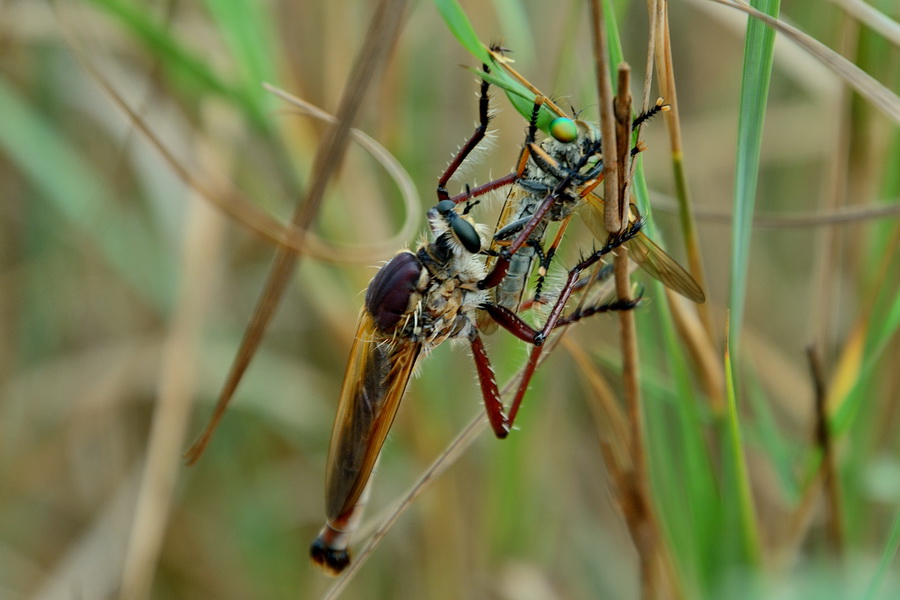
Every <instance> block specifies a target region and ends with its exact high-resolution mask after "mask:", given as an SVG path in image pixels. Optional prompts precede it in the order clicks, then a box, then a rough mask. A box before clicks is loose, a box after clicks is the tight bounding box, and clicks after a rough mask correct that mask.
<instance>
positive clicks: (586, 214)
mask: <svg viewBox="0 0 900 600" xmlns="http://www.w3.org/2000/svg"><path fill="white" fill-rule="evenodd" d="M585 201H586V204H585V205H584V207H583V208H582V209H581V216H582V218H583V219H584V222H585V223H586V224H587V226H588V229H590V230H591V232H592V233H593V234H594V236H595V237H597V238H598V239H605V238H606V235H607V233H606V228H605V227H604V225H603V200H601V199H600V198H598V197H597V196H595V195H594V194H588V195H587V196H585ZM636 213H637V210H636V209H634V207H632V214H630V215H629V220H630V221H633V220H634V219H636V218H639V217H640V215H636ZM627 245H628V251H629V256H630V257H631V258H632V259H633V260H634V261H635V262H636V263H637V264H638V266H640V267H641V269H643V270H644V271H645V272H646V273H647V274H648V275H650V276H651V277H653V278H654V279H656V280H657V281H660V282H662V283H663V284H664V285H665V286H666V287H667V288H669V289H670V290H673V291H676V292H678V293H679V294H681V295H682V296H684V297H685V298H687V299H688V300H692V301H694V302H696V303H698V304H702V303H703V302H705V301H706V294H704V293H703V289H702V288H701V287H700V285H699V284H698V283H697V282H696V281H694V278H693V277H691V274H690V273H688V272H687V271H685V270H684V268H683V267H682V266H681V265H679V264H678V263H677V262H675V259H674V258H672V257H671V256H669V255H668V254H666V252H665V250H663V249H662V248H660V247H659V246H657V245H656V244H655V243H653V241H652V240H651V239H650V238H648V237H647V236H646V235H644V234H643V233H639V234H638V235H637V237H635V238H634V239H633V240H631V241H630V242H628V244H627Z"/></svg>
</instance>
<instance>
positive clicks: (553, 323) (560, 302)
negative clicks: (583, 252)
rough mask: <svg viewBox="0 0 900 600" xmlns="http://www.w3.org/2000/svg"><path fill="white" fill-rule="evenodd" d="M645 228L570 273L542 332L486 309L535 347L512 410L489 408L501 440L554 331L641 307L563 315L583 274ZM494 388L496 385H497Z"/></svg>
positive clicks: (498, 309)
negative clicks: (608, 313)
mask: <svg viewBox="0 0 900 600" xmlns="http://www.w3.org/2000/svg"><path fill="white" fill-rule="evenodd" d="M642 226H643V222H642V221H635V222H634V223H632V224H631V225H630V226H629V227H628V229H626V230H625V231H624V232H623V233H622V234H620V235H618V236H615V237H613V238H611V239H610V240H609V241H608V242H607V244H606V245H604V246H603V247H602V248H600V249H598V250H596V251H594V252H593V253H591V255H590V256H588V257H587V258H585V259H583V260H582V261H581V262H579V263H578V264H577V265H575V266H574V267H573V268H572V269H571V270H570V271H569V276H568V278H567V280H566V284H565V286H563V289H562V290H561V291H560V294H559V297H558V298H557V300H556V303H555V304H554V306H553V309H552V310H551V311H550V315H549V316H548V317H547V321H546V322H545V323H544V326H543V327H542V328H541V329H540V330H537V329H534V328H533V327H531V325H529V324H528V323H526V322H525V321H524V320H522V318H521V317H519V316H518V315H517V314H515V313H514V312H512V311H511V310H509V309H507V308H505V307H502V306H497V305H493V304H488V305H485V306H483V307H482V308H483V309H484V310H485V311H487V313H488V314H489V315H490V316H491V318H493V319H494V321H496V322H497V323H498V324H499V325H500V326H501V327H503V328H504V329H506V330H507V331H509V332H510V333H512V334H513V335H514V336H516V337H517V338H519V339H520V340H523V341H525V342H528V343H530V344H534V348H532V350H531V352H530V354H529V356H528V362H527V363H526V365H525V368H524V370H523V372H522V379H521V380H520V382H519V386H518V388H517V389H516V394H515V396H514V397H513V400H512V402H511V403H510V405H509V409H508V411H507V412H506V413H505V414H504V413H503V410H502V405H501V407H500V409H499V414H493V415H492V414H491V413H492V411H493V412H497V409H496V408H489V409H488V417H489V418H490V419H491V425H492V426H494V433H495V434H496V435H497V437H500V438H503V437H506V435H508V433H509V430H510V429H511V428H512V425H513V423H514V422H515V418H516V415H517V414H518V412H519V407H520V406H521V404H522V399H523V398H524V397H525V392H526V391H527V390H528V385H529V384H530V383H531V378H532V377H533V376H534V372H535V369H536V368H537V364H538V361H539V359H540V356H541V352H542V351H543V344H544V341H546V339H547V337H548V336H549V335H550V333H551V332H552V331H553V330H554V329H556V328H557V327H562V326H564V325H569V324H571V323H574V322H576V321H579V320H581V319H583V318H586V317H589V316H593V315H596V314H600V313H605V312H612V311H621V310H631V309H633V308H635V307H637V306H638V304H639V303H640V297H638V298H636V299H627V300H614V301H612V302H609V303H606V304H600V305H595V306H589V307H586V308H582V309H580V310H579V311H577V312H575V313H572V314H570V315H567V316H563V314H562V312H563V310H564V309H565V307H566V303H567V302H568V300H569V298H570V297H571V296H572V294H573V293H574V292H575V290H576V288H577V285H578V280H579V279H580V276H581V273H582V272H583V271H585V270H586V269H588V268H590V267H591V266H593V265H594V264H596V263H597V261H599V260H600V259H601V258H603V257H604V256H606V255H607V254H609V253H610V252H612V251H613V250H615V249H616V248H618V247H619V246H621V245H622V244H624V243H626V242H628V241H629V240H631V239H633V238H634V237H635V236H637V234H638V233H639V232H640V229H641V227H642ZM485 360H486V357H485ZM476 364H477V360H476ZM491 374H492V375H493V372H491ZM480 376H481V375H480V373H479V377H480ZM494 385H495V386H496V384H494ZM482 391H484V386H482ZM485 402H486V404H487V396H485ZM495 422H496V423H497V424H498V425H500V426H501V427H500V428H499V429H498V427H497V426H495V425H494V423H495Z"/></svg>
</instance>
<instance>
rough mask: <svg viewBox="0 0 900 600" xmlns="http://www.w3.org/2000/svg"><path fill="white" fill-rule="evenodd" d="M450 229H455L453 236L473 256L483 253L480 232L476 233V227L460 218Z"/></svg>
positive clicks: (453, 222) (451, 224)
mask: <svg viewBox="0 0 900 600" xmlns="http://www.w3.org/2000/svg"><path fill="white" fill-rule="evenodd" d="M450 227H451V229H453V235H455V236H456V239H458V240H459V243H460V244H462V246H463V248H465V249H466V250H468V251H469V252H471V253H472V254H478V253H479V252H481V238H480V237H478V232H477V231H475V226H474V225H472V224H471V223H469V222H468V221H466V220H465V219H463V218H462V217H460V218H458V219H453V221H452V222H451V223H450Z"/></svg>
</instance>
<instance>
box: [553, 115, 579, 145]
mask: <svg viewBox="0 0 900 600" xmlns="http://www.w3.org/2000/svg"><path fill="white" fill-rule="evenodd" d="M550 135H552V136H553V139H555V140H556V141H558V142H562V143H564V144H570V143H572V142H574V141H575V138H577V137H578V126H577V125H576V124H575V121H573V120H572V119H567V118H566V117H557V118H555V119H553V120H552V121H550Z"/></svg>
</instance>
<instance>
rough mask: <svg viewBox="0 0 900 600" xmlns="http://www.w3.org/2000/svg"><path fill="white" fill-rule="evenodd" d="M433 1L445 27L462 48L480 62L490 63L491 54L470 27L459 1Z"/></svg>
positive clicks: (470, 23)
mask: <svg viewBox="0 0 900 600" xmlns="http://www.w3.org/2000/svg"><path fill="white" fill-rule="evenodd" d="M434 3H435V5H437V9H438V11H439V12H440V13H441V16H442V17H443V18H444V23H446V24H447V28H448V29H449V30H450V33H452V34H453V37H455V38H456V41H458V42H459V43H460V44H462V46H463V48H465V49H466V50H468V51H469V53H470V54H471V55H472V56H474V57H475V58H477V59H478V60H480V61H481V62H482V63H490V62H491V55H490V53H488V51H487V47H486V46H485V45H484V44H482V43H481V40H479V39H478V34H477V33H475V28H474V27H472V22H471V21H469V17H467V16H466V13H465V11H463V9H462V6H460V5H459V2H457V1H456V0H434Z"/></svg>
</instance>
